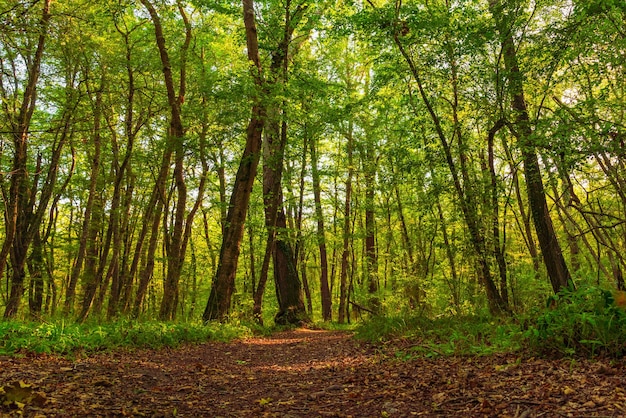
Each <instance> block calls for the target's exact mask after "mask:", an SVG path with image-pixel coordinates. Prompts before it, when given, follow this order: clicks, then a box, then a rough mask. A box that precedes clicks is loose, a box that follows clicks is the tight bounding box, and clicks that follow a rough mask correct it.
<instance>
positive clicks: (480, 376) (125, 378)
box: [0, 329, 626, 418]
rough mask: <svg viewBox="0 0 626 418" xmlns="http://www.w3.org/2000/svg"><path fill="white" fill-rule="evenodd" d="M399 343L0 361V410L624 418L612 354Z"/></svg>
mask: <svg viewBox="0 0 626 418" xmlns="http://www.w3.org/2000/svg"><path fill="white" fill-rule="evenodd" d="M403 344H406V343H402V342H396V343H395V344H391V345H386V346H384V347H383V346H373V345H370V344H366V343H362V342H358V341H355V340H354V339H352V337H351V335H350V334H349V333H346V332H337V331H318V330H307V329H298V330H293V331H285V332H280V333H277V334H275V335H273V336H271V337H258V338H251V339H246V340H241V341H235V342H232V343H217V342H210V343H204V344H198V345H186V346H183V347H180V348H175V349H160V350H132V351H114V352H106V353H99V354H95V355H89V356H76V357H75V358H74V359H67V358H63V357H58V356H49V355H30V356H22V357H0V385H2V386H1V387H2V388H4V392H5V394H4V395H0V396H2V397H3V399H4V401H5V402H4V405H2V404H0V416H13V415H15V416H17V415H23V416H30V417H35V416H38V417H44V416H63V417H66V416H152V417H171V416H180V417H410V416H429V417H437V416H441V417H449V416H464V417H483V416H484V417H492V416H493V417H495V416H497V417H507V416H508V417H520V418H521V417H540V416H547V417H554V416H573V417H582V416H626V363H625V362H624V361H619V362H615V361H609V360H571V359H568V360H563V359H561V360H546V359H539V358H532V357H526V358H524V357H518V356H514V355H491V356H482V357H439V358H434V359H429V358H418V359H409V360H406V359H405V360H400V359H398V358H397V356H396V355H395V353H397V352H398V350H399V349H401V348H402V347H401V346H402V345H403ZM405 348H406V347H405ZM1 393H2V389H0V394H1Z"/></svg>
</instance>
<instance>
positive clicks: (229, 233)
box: [202, 0, 266, 321]
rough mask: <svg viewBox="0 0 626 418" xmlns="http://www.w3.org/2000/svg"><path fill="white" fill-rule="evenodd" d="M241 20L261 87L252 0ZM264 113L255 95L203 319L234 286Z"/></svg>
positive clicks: (218, 312)
mask: <svg viewBox="0 0 626 418" xmlns="http://www.w3.org/2000/svg"><path fill="white" fill-rule="evenodd" d="M243 20H244V25H245V28H246V41H247V47H248V59H249V60H250V61H252V63H253V68H251V72H252V75H253V78H254V81H255V84H256V85H257V87H258V88H259V89H260V90H261V89H262V87H263V79H262V74H263V71H262V70H263V69H262V67H261V61H260V58H259V42H258V38H257V30H256V21H255V17H254V1H253V0H243ZM259 93H260V91H259ZM265 113H266V112H265V105H264V104H263V101H262V100H261V98H257V99H256V100H255V103H254V104H253V106H252V115H251V117H250V122H249V123H248V127H247V129H246V148H245V150H244V152H243V156H242V157H241V161H240V163H239V169H238V170H237V175H236V176H235V184H234V185H233V191H232V194H231V196H230V201H229V206H228V214H227V215H226V223H225V228H224V233H223V236H222V247H221V250H220V256H219V261H218V265H217V272H216V273H215V278H214V279H213V284H212V286H211V293H210V295H209V300H208V302H207V305H206V308H205V310H204V314H203V315H202V318H203V319H204V320H205V321H210V320H224V319H225V318H226V316H227V315H228V313H229V311H230V303H231V299H232V295H233V292H234V290H235V274H236V273H237V264H238V261H239V252H240V246H241V239H242V237H243V232H244V227H245V221H246V216H247V214H248V203H249V202H250V194H251V193H252V185H253V183H254V178H255V176H256V172H257V168H258V165H259V159H260V156H261V143H262V133H263V126H264V124H265Z"/></svg>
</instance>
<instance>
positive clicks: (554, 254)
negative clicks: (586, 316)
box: [489, 0, 574, 292]
mask: <svg viewBox="0 0 626 418" xmlns="http://www.w3.org/2000/svg"><path fill="white" fill-rule="evenodd" d="M489 8H490V10H491V13H492V15H493V17H494V20H495V25H496V28H497V30H498V33H499V35H500V44H501V48H502V57H503V58H504V66H505V69H506V71H507V75H508V81H509V91H510V93H511V97H512V101H511V109H512V110H513V112H514V117H515V119H514V121H513V126H514V129H513V130H514V134H515V135H516V136H517V139H518V142H519V147H520V149H521V152H522V159H523V161H524V174H525V178H526V190H527V193H528V200H529V202H530V209H531V213H532V217H533V222H534V224H535V232H536V233H537V239H538V240H539V246H540V248H541V253H542V255H543V260H544V264H545V266H546V270H547V271H548V276H549V278H550V283H551V284H552V289H553V290H554V292H558V291H560V290H561V289H563V288H566V287H570V288H573V287H574V283H573V281H572V278H571V277H570V273H569V270H568V267H567V264H566V262H565V258H564V257H563V253H562V251H561V246H560V245H559V241H558V239H557V236H556V233H555V231H554V225H553V223H552V219H551V218H550V211H549V209H548V203H547V201H546V194H545V190H544V187H543V180H542V178H541V168H540V167H539V160H538V158H537V153H536V150H535V145H534V144H533V139H532V135H533V132H532V127H531V125H530V118H529V115H528V108H527V105H526V99H525V98H524V86H523V83H522V78H523V77H522V73H521V71H520V68H519V65H518V63H517V48H516V46H515V43H514V40H513V35H512V34H511V31H512V28H511V27H510V24H509V22H507V21H506V18H505V16H504V12H503V6H502V4H501V2H500V0H490V1H489Z"/></svg>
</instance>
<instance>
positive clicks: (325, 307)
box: [310, 138, 332, 321]
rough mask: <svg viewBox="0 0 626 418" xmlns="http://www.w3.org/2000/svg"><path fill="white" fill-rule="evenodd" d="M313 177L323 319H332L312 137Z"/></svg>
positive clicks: (319, 191)
mask: <svg viewBox="0 0 626 418" xmlns="http://www.w3.org/2000/svg"><path fill="white" fill-rule="evenodd" d="M310 143H311V144H310V145H311V177H312V178H313V199H314V200H315V218H316V220H317V231H316V236H317V246H318V248H319V252H320V294H321V298H322V319H323V320H324V321H331V320H332V297H331V294H330V287H329V283H328V254H327V251H326V236H325V228H324V213H323V212H322V197H321V195H322V192H321V186H320V173H319V168H318V156H317V140H316V138H311V141H310Z"/></svg>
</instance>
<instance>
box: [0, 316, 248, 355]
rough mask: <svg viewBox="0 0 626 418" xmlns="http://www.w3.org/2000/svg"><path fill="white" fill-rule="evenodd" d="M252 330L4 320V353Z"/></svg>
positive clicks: (159, 343)
mask: <svg viewBox="0 0 626 418" xmlns="http://www.w3.org/2000/svg"><path fill="white" fill-rule="evenodd" d="M250 333H251V329H250V328H249V327H247V326H245V325H233V324H210V323H209V324H202V323H200V322H198V323H165V322H155V321H153V322H146V321H141V322H139V321H131V320H119V321H116V322H110V323H104V324H77V323H71V322H70V323H66V322H64V321H54V322H43V323H25V322H17V321H5V322H0V354H15V353H28V352H34V353H55V354H72V353H76V352H86V353H90V352H96V351H103V350H109V349H114V348H160V347H175V346H178V345H180V344H182V343H194V342H202V341H209V340H213V341H228V340H232V339H234V338H240V337H244V336H246V335H249V334H250Z"/></svg>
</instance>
